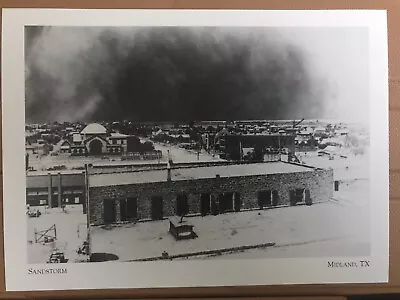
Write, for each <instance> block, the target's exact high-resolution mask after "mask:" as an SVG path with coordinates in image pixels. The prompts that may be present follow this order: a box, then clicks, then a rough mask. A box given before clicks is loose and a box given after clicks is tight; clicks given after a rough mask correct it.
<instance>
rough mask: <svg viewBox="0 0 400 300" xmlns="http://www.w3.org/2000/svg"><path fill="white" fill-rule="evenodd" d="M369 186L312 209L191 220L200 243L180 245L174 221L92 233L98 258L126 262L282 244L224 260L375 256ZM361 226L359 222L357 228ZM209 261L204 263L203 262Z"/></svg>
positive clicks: (359, 184) (352, 187)
mask: <svg viewBox="0 0 400 300" xmlns="http://www.w3.org/2000/svg"><path fill="white" fill-rule="evenodd" d="M367 186H368V181H366V180H359V181H356V182H355V183H353V184H348V185H343V186H341V191H339V192H336V193H335V198H337V199H341V200H333V201H329V202H326V203H319V204H314V205H312V206H296V207H285V208H277V209H269V210H263V211H259V210H255V211H246V212H240V213H228V214H222V215H218V216H206V217H200V216H199V217H191V218H187V219H186V220H187V222H189V223H190V224H192V225H194V230H195V232H196V233H197V235H198V238H196V239H193V240H182V241H175V239H174V238H173V237H172V236H171V235H170V234H169V233H168V229H169V221H168V220H164V221H155V222H147V223H138V224H128V225H119V226H115V227H113V228H109V227H108V228H102V227H94V228H92V229H91V233H92V234H91V237H92V238H91V241H92V252H93V253H95V252H99V253H111V254H114V255H117V256H118V257H119V260H120V261H127V260H134V259H141V258H149V257H156V256H161V254H162V252H164V251H166V252H167V253H168V254H169V255H178V254H185V253H193V252H198V251H207V250H218V249H223V248H230V247H238V246H251V245H258V244H264V243H270V242H271V243H276V245H275V247H273V248H266V249H255V250H248V251H245V252H241V253H233V254H229V255H226V256H224V257H227V258H229V257H240V258H246V257H258V258H260V257H265V258H268V257H307V256H312V257H318V256H319V257H322V256H331V255H334V256H341V255H343V256H356V255H367V254H369V230H368V228H369V220H368V217H369V213H368V211H369V209H368V207H369V205H368V191H367V190H368V189H367ZM355 220H356V222H355ZM203 258H204V257H203Z"/></svg>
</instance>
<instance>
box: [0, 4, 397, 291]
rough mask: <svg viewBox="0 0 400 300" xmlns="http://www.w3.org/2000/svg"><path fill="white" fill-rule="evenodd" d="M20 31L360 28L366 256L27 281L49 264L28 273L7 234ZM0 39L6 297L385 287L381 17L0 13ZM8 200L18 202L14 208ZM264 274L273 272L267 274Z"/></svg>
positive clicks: (19, 195)
mask: <svg viewBox="0 0 400 300" xmlns="http://www.w3.org/2000/svg"><path fill="white" fill-rule="evenodd" d="M105 16H107V17H106V18H104V17H105ZM132 20H134V21H133V22H132ZM155 20H157V21H155ZM27 25H36V26H37V25H41V26H78V25H80V26H88V25H90V26H93V25H94V26H156V25H158V26H228V27H229V26H248V27H253V26H269V27H276V26H280V27H318V26H327V27H329V26H331V27H335V26H349V27H355V26H361V27H368V31H369V35H368V37H369V40H368V42H369V49H368V50H369V52H370V57H369V70H370V71H369V82H370V84H369V95H370V103H369V105H370V107H369V111H370V132H371V140H370V143H371V145H370V147H371V154H372V155H371V161H370V168H371V169H372V170H373V172H371V174H370V176H371V179H372V180H371V182H373V183H372V184H371V187H370V188H371V191H370V192H371V199H381V201H379V202H378V201H371V212H372V213H371V216H370V217H371V255H370V256H369V257H349V258H343V257H341V258H340V259H339V260H338V259H337V258H336V259H335V258H332V257H329V258H324V259H321V258H312V259H311V258H309V259H305V258H302V259H287V258H286V259H273V260H271V259H269V260H260V259H251V260H249V259H245V260H241V259H240V260H219V261H218V262H217V263H215V262H214V261H211V262H205V261H184V262H172V263H170V262H160V263H147V262H145V263H140V265H139V264H135V265H134V267H133V265H132V264H129V263H117V264H114V263H112V264H111V263H91V264H68V265H65V268H64V266H62V269H63V270H62V272H60V273H57V274H48V272H47V271H43V272H45V273H47V274H32V271H30V269H34V270H41V269H51V268H49V266H48V265H46V266H44V265H36V266H34V267H33V266H32V265H28V264H27V263H26V262H24V261H23V260H21V257H27V254H26V251H27V250H26V248H27V247H26V240H25V239H21V240H19V239H15V237H16V236H26V226H18V228H15V227H16V226H13V225H14V224H15V223H20V224H26V215H25V210H26V203H25V189H24V188H21V187H23V186H24V185H25V165H24V159H23V157H24V152H25V141H24V132H25V130H24V127H25V116H24V114H25V109H24V98H25V95H24V85H25V84H24V55H23V48H24V47H23V46H24V44H23V40H24V36H23V32H24V30H23V29H24V26H27ZM2 38H3V45H2V47H3V49H2V55H3V56H2V61H3V64H2V87H3V95H2V101H3V103H2V104H3V106H2V107H3V182H4V196H3V199H4V201H3V206H4V238H5V240H4V246H5V268H6V287H7V291H22V290H65V289H102V288H104V287H107V288H156V287H199V286H236V285H241V286H242V285H280V284H322V283H379V282H387V280H388V174H389V166H388V116H387V115H388V105H387V103H388V99H387V93H388V91H387V82H388V77H387V76H388V75H387V30H386V12H384V11H207V10H205V11H189V10H180V11H174V10H169V11H153V10H140V11H139V10H136V11H133V10H131V11H129V10H125V11H123V10H92V11H80V10H36V9H31V10H25V9H3V35H2ZM371 70H373V72H372V71H371ZM377 120H379V122H377ZM10 141H12V142H10ZM21 157H22V159H21ZM378 158H379V159H378ZM13 199H22V200H21V201H18V202H16V201H14V200H13ZM12 249H20V251H12ZM331 261H338V262H355V261H357V262H360V261H369V262H370V266H369V267H368V268H359V267H358V268H329V267H328V263H329V262H331ZM57 268H58V267H57ZM64 269H65V270H66V271H64ZM270 270H274V271H273V272H272V273H270V272H271V271H270ZM276 270H279V272H277V271H276ZM183 271H185V274H186V275H185V276H179V275H171V274H183ZM99 272H101V273H103V274H107V273H108V274H119V275H118V276H110V277H102V278H101V279H100V278H98V277H96V274H99ZM81 274H85V277H86V278H91V279H89V280H87V281H83V280H82V279H81V277H80V276H79V275H81ZM226 274H229V276H226ZM242 274H246V276H241V275H242ZM272 274H274V275H275V276H274V277H273V278H271V276H270V275H272ZM278 275H279V276H278ZM266 277H268V279H266ZM132 282H134V283H132Z"/></svg>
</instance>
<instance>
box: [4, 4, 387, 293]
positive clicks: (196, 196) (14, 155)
mask: <svg viewBox="0 0 400 300" xmlns="http://www.w3.org/2000/svg"><path fill="white" fill-rule="evenodd" d="M2 14H3V28H2V120H3V127H2V128H3V131H2V145H3V150H2V151H3V152H2V153H3V208H4V209H3V210H4V247H5V272H6V273H5V274H6V287H7V290H8V291H36V290H66V289H104V288H157V287H202V286H243V285H280V284H321V283H378V282H379V283H382V282H387V281H388V267H389V255H388V241H389V229H388V227H389V208H388V207H389V150H388V148H389V147H388V140H389V134H388V131H389V129H388V58H387V55H388V49H387V22H386V11H374V10H369V11H367V10H357V11H353V10H347V11H341V10H335V11H334V10H332V11H329V10H326V11H323V10H322V11H312V10H311V11H268V10H265V11H261V10H260V11H255V10H253V11H251V10H250V11H241V10H240V11H239V10H135V9H131V10H129V9H127V10H95V9H93V10H74V9H3V12H2Z"/></svg>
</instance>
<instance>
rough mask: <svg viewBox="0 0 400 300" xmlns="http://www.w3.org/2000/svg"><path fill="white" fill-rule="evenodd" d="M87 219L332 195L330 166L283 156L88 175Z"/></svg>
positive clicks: (210, 210) (146, 216)
mask: <svg viewBox="0 0 400 300" xmlns="http://www.w3.org/2000/svg"><path fill="white" fill-rule="evenodd" d="M88 178H89V182H88V184H89V200H88V202H89V213H90V217H89V219H90V223H91V225H102V224H108V223H115V222H123V221H137V220H139V221H140V220H161V219H163V218H166V217H169V216H175V215H187V216H188V215H208V214H218V213H226V212H239V211H243V210H251V209H259V208H267V207H271V208H272V207H280V206H292V205H301V204H305V205H311V204H312V203H315V202H322V201H327V200H329V199H330V198H331V197H332V195H333V188H334V183H333V171H332V170H326V169H319V168H313V167H309V166H304V165H299V164H294V163H287V162H282V161H274V162H265V163H251V164H244V163H241V164H230V165H216V166H189V167H183V166H181V167H174V166H172V167H166V168H159V169H155V170H154V169H153V170H151V169H150V170H139V171H129V172H117V173H108V174H107V173H103V174H91V175H90V176H89V177H88Z"/></svg>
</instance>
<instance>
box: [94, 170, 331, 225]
mask: <svg viewBox="0 0 400 300" xmlns="http://www.w3.org/2000/svg"><path fill="white" fill-rule="evenodd" d="M309 170H310V171H306V172H301V173H300V172H299V173H284V174H270V175H261V176H241V177H229V178H224V177H221V178H209V179H198V180H191V181H189V180H185V181H171V182H167V181H165V182H158V183H145V184H135V185H123V186H105V187H92V188H90V191H89V199H90V219H91V224H95V225H99V224H103V218H104V216H103V210H104V208H103V200H104V199H115V200H116V202H118V203H119V200H120V199H125V198H128V197H136V198H137V210H138V211H137V212H138V219H139V220H145V219H151V198H152V197H153V196H162V197H163V212H164V217H168V216H172V215H175V214H176V195H177V194H180V193H184V194H187V195H188V204H189V213H190V214H199V213H200V195H201V194H202V193H214V194H216V195H218V194H219V193H225V192H238V193H240V199H241V202H242V205H241V209H256V208H258V200H257V192H258V191H261V190H276V191H277V192H278V194H279V200H278V205H279V206H281V205H290V196H289V195H290V194H289V191H290V190H292V189H297V188H304V189H309V190H310V194H311V201H312V202H313V203H315V202H321V201H327V200H328V199H329V198H331V197H332V196H333V188H334V185H333V171H332V170H321V169H312V168H310V169H309ZM116 210H117V213H116V221H117V222H118V221H120V220H119V215H120V213H119V212H118V211H119V206H118V204H116Z"/></svg>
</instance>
